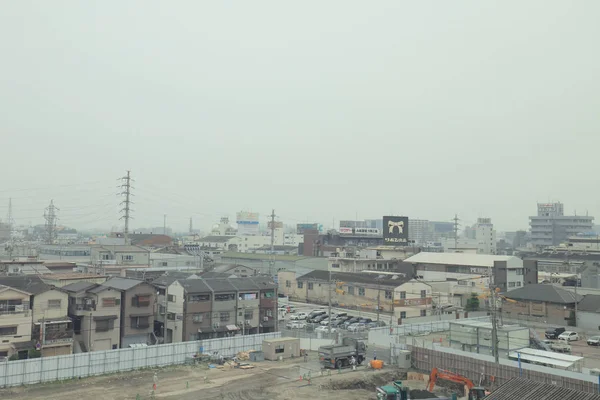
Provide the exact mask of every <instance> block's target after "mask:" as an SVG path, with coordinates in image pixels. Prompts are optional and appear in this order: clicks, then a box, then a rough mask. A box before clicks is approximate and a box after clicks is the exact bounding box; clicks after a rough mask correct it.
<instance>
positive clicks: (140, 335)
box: [121, 283, 156, 347]
mask: <svg viewBox="0 0 600 400" xmlns="http://www.w3.org/2000/svg"><path fill="white" fill-rule="evenodd" d="M155 291H156V289H155V288H154V287H152V286H150V285H148V284H146V283H141V284H139V285H137V286H135V287H133V288H131V289H129V290H127V291H125V292H124V294H123V296H122V299H123V300H122V302H123V303H124V304H123V307H124V308H123V310H124V313H123V314H124V317H123V318H122V321H121V326H122V329H121V347H128V346H129V345H130V344H132V343H147V341H148V338H149V334H150V333H151V332H152V331H153V330H154V301H155V296H156V294H155ZM138 295H140V296H149V298H150V301H149V305H148V306H145V307H138V306H134V305H133V299H134V298H135V297H136V296H138ZM134 315H136V316H145V317H147V321H148V327H147V328H137V327H136V326H135V321H133V322H132V316H134ZM144 338H145V339H144Z"/></svg>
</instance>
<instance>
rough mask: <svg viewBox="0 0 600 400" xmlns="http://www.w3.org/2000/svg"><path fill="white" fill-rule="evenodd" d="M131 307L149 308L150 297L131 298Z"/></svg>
mask: <svg viewBox="0 0 600 400" xmlns="http://www.w3.org/2000/svg"><path fill="white" fill-rule="evenodd" d="M131 305H132V306H134V307H150V295H149V294H138V295H136V296H133V297H132V298H131Z"/></svg>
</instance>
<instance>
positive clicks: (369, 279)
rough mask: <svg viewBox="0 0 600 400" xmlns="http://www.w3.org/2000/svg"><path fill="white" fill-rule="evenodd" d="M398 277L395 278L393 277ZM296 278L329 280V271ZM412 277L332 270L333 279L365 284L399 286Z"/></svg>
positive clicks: (312, 272) (315, 272)
mask: <svg viewBox="0 0 600 400" xmlns="http://www.w3.org/2000/svg"><path fill="white" fill-rule="evenodd" d="M394 276H396V277H397V278H396V279H394V278H393V277H394ZM296 279H301V280H303V281H310V280H317V281H329V271H317V270H315V271H311V272H309V273H308V274H304V275H302V276H301V277H297V278H296ZM410 279H411V278H410V277H406V276H403V275H401V274H398V275H386V274H381V275H377V274H372V273H362V272H332V273H331V280H335V281H342V282H348V283H365V284H374V285H378V284H379V285H382V286H391V287H397V286H400V285H401V284H403V283H405V282H408V281H409V280H410Z"/></svg>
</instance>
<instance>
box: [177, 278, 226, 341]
mask: <svg viewBox="0 0 600 400" xmlns="http://www.w3.org/2000/svg"><path fill="white" fill-rule="evenodd" d="M180 283H181V285H182V286H183V289H184V302H183V333H182V337H183V340H185V341H188V340H201V339H210V338H213V337H217V336H218V335H219V333H221V335H220V336H224V334H225V333H226V332H227V331H226V330H221V331H220V332H218V331H217V330H216V329H215V327H214V326H213V322H212V315H211V314H212V310H213V307H212V305H213V298H214V296H213V291H212V289H211V288H210V287H209V286H208V285H207V284H206V281H205V280H204V279H186V280H182V281H181V282H180Z"/></svg>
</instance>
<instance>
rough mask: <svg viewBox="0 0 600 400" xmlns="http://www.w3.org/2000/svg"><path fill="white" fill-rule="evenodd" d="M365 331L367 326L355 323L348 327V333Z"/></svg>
mask: <svg viewBox="0 0 600 400" xmlns="http://www.w3.org/2000/svg"><path fill="white" fill-rule="evenodd" d="M366 330H367V326H366V325H365V324H361V323H359V322H356V323H354V324H352V325H350V326H348V332H364V331H366Z"/></svg>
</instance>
